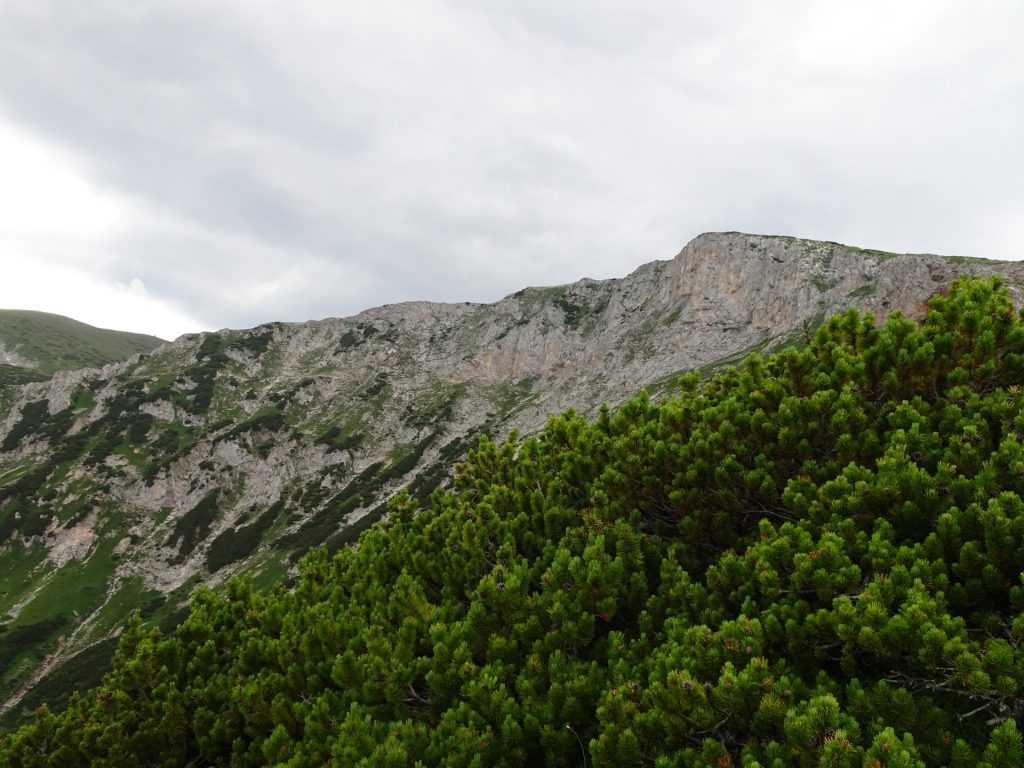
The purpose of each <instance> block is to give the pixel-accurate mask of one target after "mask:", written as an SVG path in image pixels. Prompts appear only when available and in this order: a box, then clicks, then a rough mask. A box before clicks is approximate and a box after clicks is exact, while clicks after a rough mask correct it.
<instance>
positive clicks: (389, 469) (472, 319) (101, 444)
mask: <svg viewBox="0 0 1024 768" xmlns="http://www.w3.org/2000/svg"><path fill="white" fill-rule="evenodd" d="M964 274H972V275H980V276H988V275H992V274H1000V275H1003V277H1004V280H1005V281H1006V282H1007V284H1008V285H1009V287H1010V288H1011V291H1012V292H1013V295H1014V298H1015V301H1017V303H1018V304H1020V303H1021V300H1022V299H1024V288H1022V286H1024V265H1020V264H1016V263H1000V262H988V261H984V260H975V259H963V258H955V257H953V258H951V257H940V256H929V255H896V254H888V253H881V252H877V251H866V250H861V249H857V248H852V247H847V246H842V245H838V244H835V243H821V242H816V241H807V240H800V239H796V238H781V237H764V236H754V235H743V234H738V233H712V234H705V235H701V236H700V237H698V238H696V239H695V240H693V241H692V242H691V243H689V244H688V245H687V246H686V247H685V248H684V249H683V250H682V251H681V252H680V254H679V255H678V256H676V258H675V259H672V260H670V261H661V262H652V263H650V264H647V265H645V266H642V267H640V268H639V269H637V270H636V271H635V272H633V273H632V274H631V275H629V276H627V277H625V278H621V279H617V280H607V281H595V280H581V281H579V282H576V283H573V284H571V285H566V286H557V287H551V288H527V289H524V290H522V291H519V292H517V293H515V294H513V295H511V296H508V297H506V298H504V299H502V300H501V301H498V302H496V303H494V304H487V305H481V304H469V303H466V304H435V303H425V302H412V303H406V304H398V305H390V306H384V307H378V308H375V309H370V310H367V311H365V312H362V313H360V314H358V315H356V316H354V317H350V318H343V319H338V318H333V319H327V320H321V321H311V322H306V323H296V324H284V323H270V324H267V325H263V326H260V327H257V328H254V329H251V330H246V331H220V332H217V333H210V334H200V335H193V336H186V337H182V338H180V339H178V340H177V341H175V342H173V343H170V344H166V345H164V346H162V347H159V348H158V349H156V350H154V351H153V352H152V354H149V355H145V354H144V355H139V356H136V357H133V358H132V359H130V360H129V361H127V362H124V363H115V364H111V365H108V366H106V367H104V368H101V369H81V370H75V371H68V372H58V373H57V374H55V375H54V377H53V378H52V379H51V380H49V381H45V382H36V383H27V384H24V385H22V386H20V387H17V388H14V393H13V395H12V396H11V397H10V398H9V400H8V402H7V404H6V405H5V406H4V410H0V541H2V549H0V564H2V567H3V569H4V570H3V572H4V573H6V574H9V576H6V577H5V579H4V582H3V586H2V589H0V614H2V615H0V622H2V623H3V625H4V629H3V630H2V632H0V644H5V649H7V650H8V653H7V656H6V657H5V658H6V661H5V663H4V668H3V669H0V697H2V698H3V699H5V700H6V704H4V705H3V708H2V709H3V711H4V712H8V713H11V714H15V713H16V712H17V706H18V705H19V704H20V705H21V706H22V707H24V706H25V704H26V702H28V701H30V700H31V698H32V697H31V696H28V697H26V694H27V693H28V692H29V691H30V690H31V688H32V687H33V686H35V685H36V684H38V683H39V682H40V681H41V680H43V681H44V678H46V676H47V675H50V676H51V678H52V677H55V676H57V675H58V674H59V673H60V671H61V669H62V668H66V667H67V666H68V665H66V664H65V662H66V661H67V660H68V659H69V658H71V657H72V656H73V655H74V654H75V653H80V652H83V651H85V650H86V649H89V648H93V647H97V646H98V645H100V644H103V643H109V638H110V637H111V635H112V634H113V633H114V632H115V631H116V630H117V628H118V627H120V626H121V625H122V623H123V621H124V619H125V617H126V616H127V614H128V613H129V612H130V611H131V610H134V609H141V610H142V613H143V616H144V617H145V618H146V620H147V621H150V622H153V623H158V622H161V621H162V622H164V623H165V624H166V625H173V619H174V616H175V615H176V614H177V613H178V612H179V611H180V606H181V604H182V602H183V601H184V600H185V599H186V598H187V596H188V594H189V593H190V592H191V591H192V590H193V589H194V588H195V587H196V586H198V585H200V584H217V583H219V582H221V581H222V580H223V579H224V578H226V577H227V576H228V575H230V574H232V573H248V574H250V575H251V576H252V577H253V578H254V580H255V583H256V584H257V585H260V584H266V583H270V582H271V581H273V580H276V579H279V578H282V577H285V576H286V575H287V573H288V570H289V568H290V567H291V564H292V563H293V562H294V559H295V558H296V557H297V556H298V555H299V554H301V553H302V552H304V551H306V550H307V549H309V548H310V547H312V546H318V545H320V544H323V543H327V544H328V545H329V546H331V547H339V546H344V545H346V544H348V543H350V542H352V541H353V540H354V539H355V537H356V536H357V535H358V532H359V531H360V530H361V529H362V528H363V527H365V526H366V525H368V524H369V523H370V522H372V521H373V520H376V519H379V518H380V517H381V516H382V515H383V514H384V509H385V507H384V504H385V502H386V500H387V498H388V497H389V496H390V495H392V494H393V493H394V492H396V491H397V490H398V489H399V488H400V487H407V488H408V489H409V491H410V492H411V493H412V494H413V495H414V496H416V497H418V498H419V499H420V500H421V501H422V502H426V501H427V499H428V498H429V494H430V492H431V490H432V489H433V488H434V487H436V485H437V484H439V483H441V482H443V481H444V480H445V478H446V477H447V476H448V473H449V471H450V468H451V466H452V464H453V463H454V462H455V461H457V460H458V459H459V458H460V457H461V456H463V455H465V452H466V451H467V450H468V449H470V448H471V447H472V446H473V444H474V441H475V439H476V437H477V436H478V435H479V434H481V433H488V434H491V435H494V436H497V437H502V436H504V435H505V434H507V433H508V432H510V431H511V430H518V431H519V432H521V433H523V432H532V431H534V430H536V429H538V428H539V427H540V426H541V425H543V423H544V421H545V420H546V418H547V416H548V415H549V414H551V413H554V412H558V411H562V410H564V409H566V408H568V407H575V408H577V409H578V410H580V411H581V412H584V413H586V414H588V415H592V414H594V413H596V411H597V409H598V408H599V407H600V405H601V404H602V403H608V404H610V405H612V406H614V405H615V404H617V403H619V402H622V401H623V400H625V399H626V398H628V397H630V396H631V395H633V394H635V392H636V391H637V390H638V389H640V388H642V387H647V388H648V389H649V390H651V391H652V392H653V393H655V394H657V393H658V392H661V391H668V390H670V389H671V388H672V387H673V386H674V385H675V382H676V380H677V378H678V376H679V375H680V374H682V373H684V372H687V371H700V372H703V373H707V372H710V371H712V370H714V369H715V368H716V367H720V366H722V365H725V364H727V363H729V362H734V361H737V360H739V359H740V358H741V357H742V356H744V355H745V354H747V353H749V352H752V351H759V352H766V351H770V350H772V349H775V348H778V347H781V346H785V345H787V344H791V343H802V342H803V341H804V340H805V339H806V338H807V337H808V336H809V334H810V333H812V332H813V329H814V328H815V327H816V326H817V325H818V324H820V323H821V322H822V321H823V320H824V319H825V318H826V317H828V316H829V315H831V314H833V313H836V312H840V311H843V310H845V309H847V308H848V307H850V306H858V307H861V308H863V309H865V310H868V311H871V312H873V313H875V315H876V316H877V317H878V318H879V319H881V318H882V317H884V316H885V315H887V314H888V313H889V312H892V311H896V310H900V311H902V312H904V313H905V314H909V315H912V316H916V315H919V314H920V313H921V312H923V308H924V306H925V302H926V301H927V299H928V297H929V296H931V295H932V294H934V293H935V292H937V291H941V290H944V288H945V287H946V286H948V284H949V283H950V282H951V281H952V280H953V279H955V278H956V277H958V276H960V275H964ZM15 640H17V642H15ZM44 687H45V681H44Z"/></svg>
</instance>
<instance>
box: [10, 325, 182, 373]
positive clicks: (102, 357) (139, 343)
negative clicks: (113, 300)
mask: <svg viewBox="0 0 1024 768" xmlns="http://www.w3.org/2000/svg"><path fill="white" fill-rule="evenodd" d="M163 343H164V340H163V339H159V338H157V337H156V336H147V335H145V334H142V333H127V332H125V331H111V330H107V329H105V328H96V327H94V326H91V325H87V324H86V323H81V322H79V321H77V320H72V319H71V318H70V317H63V316H61V315H53V314H50V313H48V312H33V311H30V310H24V309H0V384H20V383H25V382H28V381H39V380H41V379H46V378H48V376H49V375H50V374H53V373H54V372H56V371H67V370H74V369H77V368H100V367H102V366H104V365H107V364H108V363H118V362H121V361H123V360H127V359H128V358H130V357H131V356H132V355H136V354H138V353H140V352H152V351H153V350H154V349H156V348H157V347H159V346H160V345H161V344H163ZM40 374H46V375H45V376H40Z"/></svg>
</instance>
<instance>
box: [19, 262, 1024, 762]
mask: <svg viewBox="0 0 1024 768" xmlns="http://www.w3.org/2000/svg"><path fill="white" fill-rule="evenodd" d="M1022 385H1024V323H1022V321H1021V319H1020V317H1019V316H1018V314H1017V313H1016V312H1015V311H1014V309H1013V307H1012V305H1011V304H1010V301H1009V298H1008V296H1007V294H1006V292H1005V290H1003V288H1002V286H1001V284H1000V282H999V281H998V280H991V281H984V282H983V281H961V282H958V283H956V284H955V285H954V286H953V288H952V289H951V291H950V293H949V296H948V297H945V298H943V297H937V298H935V299H933V300H932V302H931V304H930V309H929V312H928V315H927V318H926V320H925V321H924V323H923V324H922V325H921V326H918V325H917V324H915V323H913V322H910V321H908V320H906V319H904V318H902V317H900V316H898V315H896V316H893V317H890V318H889V319H888V320H887V321H886V323H885V324H884V325H882V326H881V327H876V326H875V323H874V319H873V318H872V317H871V316H869V315H867V316H866V315H861V314H859V313H858V312H856V311H850V312H848V313H846V314H844V315H842V316H839V317H836V318H833V319H832V320H831V321H830V322H829V323H828V324H827V325H825V326H824V327H822V328H821V329H820V330H819V331H818V333H817V335H816V336H815V338H814V340H813V342H812V343H811V344H810V345H809V346H808V347H807V348H806V349H803V350H788V351H785V352H783V353H781V354H778V355H774V356H772V357H770V358H768V359H761V358H760V357H757V356H752V357H750V358H748V359H747V360H745V361H744V363H743V364H742V365H741V366H739V367H737V368H734V369H730V370H728V371H725V372H724V373H721V374H719V375H718V376H716V377H715V378H713V379H712V380H711V381H709V382H707V383H705V384H703V385H701V384H699V382H698V380H697V378H696V377H694V376H691V377H687V378H685V379H684V380H683V392H682V394H681V395H680V396H678V397H675V398H671V399H667V400H665V401H663V402H661V403H657V404H656V403H652V402H650V401H649V400H648V399H647V397H646V396H645V395H643V394H641V395H640V396H639V397H637V398H635V399H633V400H632V401H630V402H628V403H626V404H625V405H623V406H622V407H621V408H620V409H618V411H617V412H615V413H612V412H610V411H609V410H608V409H604V410H603V411H602V413H601V415H600V416H599V418H598V419H597V420H596V422H595V423H593V424H590V423H587V422H586V421H585V420H583V419H582V418H580V417H579V416H577V415H576V414H574V413H573V412H571V411H570V412H568V413H566V414H563V415H561V416H556V417H552V418H551V419H550V420H549V422H548V424H547V427H546V428H545V430H544V431H543V432H542V433H541V434H539V435H537V436H535V437H530V438H528V439H526V440H525V441H522V442H521V443H520V442H519V441H518V439H517V437H516V436H515V435H512V436H511V437H510V438H509V439H508V440H507V441H505V442H504V443H502V444H497V443H494V442H491V441H490V440H488V439H486V438H485V439H481V441H480V444H479V448H478V449H477V450H476V451H475V452H473V453H472V454H471V455H470V458H469V460H468V461H467V462H466V463H465V464H463V465H461V466H460V467H459V469H458V472H457V475H456V481H455V484H454V486H453V487H452V489H451V490H449V491H440V490H438V491H435V492H434V493H433V495H432V496H431V497H430V499H429V503H428V504H427V505H426V506H425V508H424V509H420V508H419V504H418V503H417V501H416V500H415V499H413V498H412V497H410V496H408V495H402V496H400V497H399V498H398V499H396V500H395V501H394V502H393V504H392V506H391V515H390V519H389V520H388V521H386V522H384V523H381V524H379V525H375V526H373V527H372V528H370V529H369V530H367V531H366V532H365V533H364V534H363V536H362V538H361V539H360V541H359V545H358V547H356V548H355V549H342V550H341V551H340V552H338V553H337V554H336V555H334V556H333V557H329V556H328V555H327V553H326V551H325V550H323V549H319V550H315V551H313V552H311V553H310V554H309V555H307V556H306V557H305V558H304V559H303V561H302V563H301V565H300V574H301V575H300V579H299V580H298V582H297V584H296V585H295V586H294V587H293V588H290V589H289V588H286V587H284V586H281V587H279V588H277V589H275V590H273V591H271V592H270V593H267V594H256V593H254V592H253V591H252V590H251V588H250V586H249V585H248V584H247V583H246V582H244V581H232V582H229V584H228V586H227V588H226V590H225V592H224V594H215V593H213V592H211V591H208V590H201V591H199V592H198V593H196V595H195V596H194V598H193V601H192V607H191V612H190V615H189V617H188V619H187V620H186V621H185V622H184V623H183V624H182V625H181V626H179V627H178V629H177V631H176V632H175V633H174V634H173V635H170V636H166V637H165V636H161V635H160V633H159V632H157V631H151V632H147V631H145V630H144V629H142V627H141V625H140V621H139V620H138V619H136V620H135V621H134V622H133V623H132V624H131V625H130V626H128V627H127V628H126V630H125V631H124V633H123V635H122V639H121V642H120V646H119V649H118V651H117V654H116V656H115V659H114V663H113V668H112V670H111V672H110V673H109V674H108V675H107V676H106V678H105V679H104V681H103V683H102V684H101V685H100V686H99V687H98V688H96V689H94V690H92V691H89V692H87V693H83V694H80V695H75V696H74V697H72V700H71V701H70V703H69V705H68V707H67V709H66V710H65V711H63V712H61V713H53V712H51V711H50V710H49V709H47V708H46V707H41V708H40V709H39V710H38V713H37V717H36V720H35V722H34V723H33V724H31V725H29V726H26V727H25V728H23V729H21V730H20V731H17V732H16V733H14V734H12V735H10V736H9V737H8V738H7V739H6V740H5V741H4V742H3V743H2V744H0V763H2V764H4V765H11V766H44V765H45V766H61V768H64V767H65V766H87V765H89V766H108V765H109V766H115V765H116V766H136V765H138V766H141V765H164V766H178V765H192V766H203V765H232V766H263V765H279V766H312V765H324V764H338V765H366V766H404V765H424V766H427V765H453V766H454V765H458V766H487V765H509V766H513V765H550V766H579V765H581V764H583V765H592V766H629V765H654V766H658V767H659V768H670V767H671V766H691V765H694V766H696V765H711V766H728V765H742V766H746V767H747V768H754V766H765V767H767V766H818V765H820V766H854V765H857V766H923V765H940V766H958V767H963V768H966V767H967V766H978V765H982V766H993V767H994V766H1015V765H1020V764H1021V762H1022V760H1024V747H1022V740H1021V734H1020V727H1019V724H1020V721H1021V717H1022V715H1024V699H1022V696H1021V684H1022V681H1024V652H1022V649H1021V639H1022V637H1024V573H1022V572H1024V500H1022V496H1024V396H1022V390H1021V387H1022ZM211 503H212V502H211ZM190 514H191V513H190ZM185 533H186V532H185V531H182V534H183V535H185Z"/></svg>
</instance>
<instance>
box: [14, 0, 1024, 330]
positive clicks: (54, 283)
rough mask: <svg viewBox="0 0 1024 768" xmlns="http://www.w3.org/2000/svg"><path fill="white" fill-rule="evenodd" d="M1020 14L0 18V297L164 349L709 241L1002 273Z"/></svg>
mask: <svg viewBox="0 0 1024 768" xmlns="http://www.w3.org/2000/svg"><path fill="white" fill-rule="evenodd" d="M1022 33H1024V3H1020V2H1019V1H1018V0H1004V1H1001V2H1000V1H996V0H976V1H975V2H970V3H967V2H962V1H957V2H946V1H944V0H904V1H903V2H899V3H893V2H890V1H889V0H885V1H879V0H856V1H854V0H849V1H847V0H838V1H837V2H829V3H821V2H814V1H812V0H806V1H800V2H797V1H796V0H781V1H780V2H773V3H765V2H763V0H746V1H740V0H736V1H728V2H721V3H707V2H696V1H691V2H684V1H682V0H665V1H663V2H662V1H656V0H629V1H628V2H612V1H611V0H559V2H551V0H516V1H515V2H512V1H511V0H509V1H507V2H504V1H499V2H489V3H478V2H472V1H471V0H416V2H410V1H408V0H406V1H405V2H394V1H393V0H374V2H372V3H371V2H359V3H357V2H349V1H345V2H341V1H338V0H328V1H324V2H321V1H320V0H305V1H304V2H287V3H286V2H271V1H269V0H202V1H200V0H195V1H192V2H186V1H184V0H165V1H164V2H159V3H156V2H153V3H126V2H123V0H91V2H89V3H74V2H71V3H69V2H62V1H60V0H0V307H5V308H18V309H37V310H42V311H48V312H56V313H59V314H64V315H68V316H71V317H74V318H76V319H78V320H82V321H84V322H88V323H91V324H93V325H98V326H101V327H107V328H117V329H122V330H131V331H138V332H144V333H152V334H155V335H158V336H161V337H163V338H167V339H170V338H174V337H176V336H178V335H179V334H182V333H186V332H194V331H199V330H213V329H218V328H224V327H228V328H247V327H252V326H255V325H258V324H260V323H264V322H270V321H278V320H283V321H302V320H309V319H318V318H322V317H329V316H347V315H351V314H355V313H357V312H359V311H360V310H362V309H366V308H369V307H373V306H379V305H381V304H387V303H395V302H399V301H408V300H431V301H495V300H497V299H499V298H501V297H502V296H504V295H507V294H509V293H512V292H514V291H516V290H519V289H520V288H523V287H525V286H528V285H554V284H560V283H567V282H572V281H574V280H578V279H580V278H583V277H591V278H598V279H603V278H609V277H621V276H624V275H626V274H628V273H629V272H631V271H632V270H634V269H635V268H636V267H638V266H640V265H641V264H644V263H646V262H649V261H653V260H655V259H668V258H672V257H673V256H674V255H675V254H676V253H678V251H679V250H680V249H681V248H682V247H683V246H684V245H685V244H686V243H687V242H688V241H689V240H690V239H692V238H693V237H695V236H696V235H698V234H700V233H701V232H705V231H716V230H739V231H745V232H756V233H763V234H785V235H796V236H800V237H808V238H818V239H825V240H834V241H839V242H845V243H848V244H852V245H858V246H863V247H870V248H878V249H884V250H891V251H898V252H930V253H945V254H962V255H971V256H983V257H988V258H997V259H1020V258H1024V141H1022V138H1021V137H1022V136H1024V45H1021V44H1020V40H1021V35H1022Z"/></svg>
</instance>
